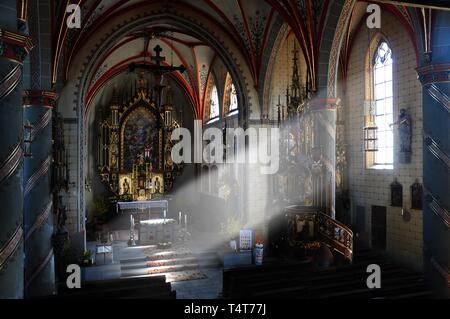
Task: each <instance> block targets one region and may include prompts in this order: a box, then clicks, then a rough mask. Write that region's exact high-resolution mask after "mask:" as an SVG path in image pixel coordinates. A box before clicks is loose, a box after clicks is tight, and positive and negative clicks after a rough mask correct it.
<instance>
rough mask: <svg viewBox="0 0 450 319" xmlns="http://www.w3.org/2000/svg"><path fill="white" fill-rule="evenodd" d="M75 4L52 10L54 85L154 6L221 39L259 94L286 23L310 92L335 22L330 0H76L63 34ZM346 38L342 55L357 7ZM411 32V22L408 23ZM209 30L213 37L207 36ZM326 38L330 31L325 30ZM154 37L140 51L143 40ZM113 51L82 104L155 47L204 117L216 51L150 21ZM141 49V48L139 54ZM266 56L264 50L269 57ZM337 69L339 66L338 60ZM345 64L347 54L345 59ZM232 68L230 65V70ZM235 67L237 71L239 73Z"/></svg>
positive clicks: (99, 62)
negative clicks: (72, 25)
mask: <svg viewBox="0 0 450 319" xmlns="http://www.w3.org/2000/svg"><path fill="white" fill-rule="evenodd" d="M69 2H70V3H72V2H73V1H69V0H61V1H59V2H58V3H57V4H55V5H54V8H53V10H54V12H55V13H56V14H55V21H54V22H53V25H54V29H53V30H54V31H53V32H54V36H53V39H55V43H54V44H53V48H54V49H53V81H54V82H56V81H57V79H58V78H59V79H66V78H67V77H68V76H69V73H70V70H71V68H73V67H74V64H76V63H78V62H79V61H78V60H77V57H78V56H79V55H81V53H82V52H83V50H89V49H90V50H91V51H92V50H95V47H94V46H93V42H94V40H93V39H94V38H95V37H96V35H97V34H100V33H101V32H104V30H105V29H107V28H110V29H111V30H115V29H116V28H117V27H118V24H117V20H118V19H120V18H121V17H123V23H122V24H120V27H122V28H124V27H125V25H126V24H130V23H132V20H130V17H133V14H134V17H135V16H136V12H144V11H145V10H150V9H149V8H150V7H152V6H153V7H154V9H152V10H154V11H151V12H156V13H159V12H170V11H171V10H173V9H174V8H176V9H177V10H178V11H179V12H181V14H184V15H185V18H186V19H188V20H189V19H190V20H192V21H193V22H194V23H197V24H198V25H199V27H200V28H205V29H208V30H210V31H209V32H210V35H211V36H212V37H217V38H219V36H218V35H217V34H215V32H216V31H215V30H217V33H219V32H220V33H221V36H220V41H221V42H226V43H223V45H224V47H226V48H229V47H232V48H233V50H237V51H238V52H233V54H234V58H235V61H236V59H238V64H239V65H237V66H236V70H235V71H236V72H242V68H241V67H242V66H245V69H246V70H248V73H249V77H250V78H251V79H248V81H249V83H250V84H251V85H252V86H253V87H255V88H258V86H259V85H260V81H261V72H263V71H264V70H265V67H266V65H267V63H268V61H269V60H268V58H267V55H268V54H267V52H269V55H270V53H271V50H272V49H273V48H271V47H270V45H273V41H272V38H274V37H275V36H276V35H277V32H278V31H279V28H280V20H281V21H282V23H287V24H288V25H289V27H290V28H291V30H292V32H293V33H294V34H295V35H296V37H297V39H298V40H299V43H300V45H301V49H302V51H303V54H304V56H305V60H306V63H307V66H308V70H309V72H310V73H311V77H312V80H313V86H315V85H316V84H317V74H318V72H317V71H318V68H319V64H320V63H319V56H320V50H321V44H322V42H323V35H324V33H325V32H327V30H326V28H327V20H329V19H337V18H338V17H339V14H340V13H339V12H330V11H331V10H332V5H333V3H334V2H335V1H333V0H264V1H263V0H170V1H168V0H145V1H144V0H78V3H79V5H80V7H81V20H82V23H81V29H71V30H69V29H67V26H66V23H65V21H66V19H67V13H66V12H65V8H66V6H67V4H68V3H69ZM385 6H390V8H391V9H392V10H397V13H398V15H399V16H402V15H403V19H404V20H405V21H407V20H408V17H409V16H408V12H407V10H406V9H405V8H404V7H402V6H393V5H385ZM356 8H357V9H356V11H355V12H354V14H353V18H352V21H351V23H350V25H349V29H348V30H347V31H345V32H347V39H346V40H345V43H344V46H343V50H344V51H343V52H344V53H345V52H346V51H345V50H349V48H350V43H351V37H352V34H353V32H354V30H356V29H357V25H358V24H360V23H361V20H362V18H363V16H364V12H362V9H361V8H362V6H360V7H358V6H357V7H356ZM336 17H337V18H336ZM411 26H412V23H411ZM211 30H212V31H211ZM328 32H330V30H328ZM149 34H150V35H156V36H155V37H153V38H152V39H151V40H150V42H149V43H147V44H146V41H145V38H146V37H148V35H149ZM111 41H113V42H114V43H112V46H111V47H110V48H109V49H108V50H105V52H102V56H101V58H98V59H96V61H95V67H94V69H95V70H94V72H92V73H91V74H90V79H89V90H88V92H89V93H88V94H87V96H86V97H85V98H86V101H85V103H89V100H90V99H91V98H92V96H93V95H95V94H96V92H97V90H98V88H99V87H101V86H102V85H104V83H105V80H106V79H107V78H108V77H110V76H112V75H114V74H116V73H118V72H122V71H123V70H125V69H126V66H127V65H128V64H129V63H130V62H133V61H141V62H142V61H143V60H145V59H147V61H150V59H151V56H152V55H153V54H154V52H153V50H152V49H153V47H154V46H156V45H157V44H159V45H160V46H161V47H162V48H163V50H164V51H163V52H164V55H165V56H166V63H168V64H171V63H173V64H174V65H179V64H183V65H184V66H186V68H187V71H186V72H185V73H184V74H183V75H181V74H177V75H176V77H177V81H178V83H179V84H180V85H181V86H183V87H184V89H185V91H186V92H188V95H189V98H190V99H191V101H192V103H193V104H194V107H195V108H196V109H197V110H198V114H201V113H202V108H203V101H204V94H205V91H206V90H205V84H206V82H207V79H208V76H209V75H210V74H211V73H212V70H213V65H214V64H215V63H217V61H220V60H221V58H223V57H221V56H220V54H218V51H217V49H216V48H214V47H212V45H211V43H210V42H208V41H205V38H202V37H199V36H198V32H197V33H196V32H193V31H192V30H190V29H189V28H187V27H186V28H185V27H183V25H180V23H178V24H176V23H171V21H168V20H161V21H156V22H155V21H154V22H152V23H151V25H149V24H146V25H143V26H142V28H140V29H136V28H134V29H132V30H130V32H127V33H125V34H122V35H121V36H120V37H114V38H113V40H111ZM144 46H145V48H144ZM268 50H269V51H268ZM341 62H342V59H341ZM343 62H344V63H345V54H344V60H343ZM228 68H230V66H228ZM238 68H239V70H238Z"/></svg>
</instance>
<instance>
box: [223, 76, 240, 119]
mask: <svg viewBox="0 0 450 319" xmlns="http://www.w3.org/2000/svg"><path fill="white" fill-rule="evenodd" d="M238 109H239V105H238V98H237V91H236V87H235V86H234V83H233V80H232V79H231V76H230V74H229V73H227V76H226V80H225V90H224V97H223V115H224V116H230V115H234V114H236V113H238Z"/></svg>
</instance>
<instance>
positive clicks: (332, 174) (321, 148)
mask: <svg viewBox="0 0 450 319" xmlns="http://www.w3.org/2000/svg"><path fill="white" fill-rule="evenodd" d="M336 103H337V100H336V99H313V100H312V102H311V110H312V112H313V117H314V137H313V140H314V145H313V151H312V153H313V162H314V164H313V172H315V173H314V174H315V176H316V178H318V177H319V175H321V176H320V180H319V181H317V182H316V183H315V184H317V185H315V186H314V187H315V188H316V189H314V192H315V194H314V198H315V200H314V205H317V206H319V207H322V208H323V209H325V210H326V213H327V214H328V215H330V216H331V217H332V218H335V215H336V211H335V200H336V189H335V185H336V182H335V181H336V169H335V167H336ZM319 169H320V171H319Z"/></svg>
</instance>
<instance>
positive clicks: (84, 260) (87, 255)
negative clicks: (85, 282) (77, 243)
mask: <svg viewBox="0 0 450 319" xmlns="http://www.w3.org/2000/svg"><path fill="white" fill-rule="evenodd" d="M93 264H94V257H93V256H92V251H90V250H86V251H85V252H84V253H83V254H82V255H81V265H82V266H84V267H89V266H92V265H93Z"/></svg>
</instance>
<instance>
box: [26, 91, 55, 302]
mask: <svg viewBox="0 0 450 319" xmlns="http://www.w3.org/2000/svg"><path fill="white" fill-rule="evenodd" d="M55 101H56V94H54V93H52V92H48V91H25V92H24V94H23V107H24V122H25V141H24V143H25V149H26V153H25V160H24V238H25V296H26V297H27V298H29V297H36V296H47V295H51V294H53V293H54V292H55V272H54V268H55V267H54V258H53V248H52V234H53V197H52V185H51V182H52V176H51V166H52V110H53V106H54V104H55Z"/></svg>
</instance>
